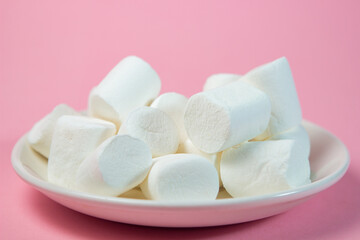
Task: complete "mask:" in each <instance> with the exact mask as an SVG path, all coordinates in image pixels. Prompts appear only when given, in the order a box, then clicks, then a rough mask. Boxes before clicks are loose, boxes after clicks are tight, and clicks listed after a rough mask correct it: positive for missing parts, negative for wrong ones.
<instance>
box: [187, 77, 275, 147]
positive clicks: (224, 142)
mask: <svg viewBox="0 0 360 240" xmlns="http://www.w3.org/2000/svg"><path fill="white" fill-rule="evenodd" d="M269 118H270V100H269V98H268V97H267V96H266V94H265V93H263V92H261V91H260V90H258V89H256V88H254V87H252V86H251V85H249V84H247V83H244V82H242V81H236V82H233V83H230V84H228V85H225V86H223V87H220V88H216V89H212V90H209V91H206V92H201V93H198V94H195V95H193V96H192V97H191V98H190V99H189V101H188V104H187V106H186V110H185V115H184V125H185V129H186V132H187V135H188V137H189V138H190V139H191V141H192V142H193V144H194V145H195V146H196V147H197V148H199V149H200V150H202V151H204V152H207V153H216V152H220V151H222V150H224V149H227V148H229V147H232V146H234V145H237V144H240V143H242V142H244V141H247V140H249V139H251V138H253V137H255V136H257V135H259V134H260V133H262V132H263V131H264V130H265V129H266V127H267V125H268V122H269Z"/></svg>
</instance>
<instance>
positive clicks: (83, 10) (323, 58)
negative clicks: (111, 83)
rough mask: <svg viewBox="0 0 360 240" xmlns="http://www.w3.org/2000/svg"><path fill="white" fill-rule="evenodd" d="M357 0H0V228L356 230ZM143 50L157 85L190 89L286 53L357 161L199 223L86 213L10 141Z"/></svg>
mask: <svg viewBox="0 0 360 240" xmlns="http://www.w3.org/2000/svg"><path fill="white" fill-rule="evenodd" d="M359 10H360V4H359V2H358V1H341V2H340V1H293V2H290V1H243V2H240V1H188V2H186V3H184V1H126V2H125V1H97V2H96V1H58V2H56V3H54V2H53V1H1V2H0V81H1V87H0V104H1V105H0V107H1V108H0V110H1V115H0V121H1V128H0V144H1V147H0V154H1V155H0V156H1V158H2V161H1V162H0V164H1V166H0V171H1V173H0V184H1V187H0V201H1V205H0V239H24V238H26V239H29V238H34V239H99V238H103V237H107V238H110V239H111V238H114V239H115V238H116V239H117V238H124V239H125V238H130V237H133V238H144V237H146V238H150V239H151V238H154V239H168V238H169V237H171V238H173V239H184V238H197V239H199V238H200V239H201V238H215V239H216V238H219V239H220V238H221V239H226V238H229V239H230V238H247V239H255V238H256V239H262V238H264V239H269V238H270V239H355V238H360V205H359V203H360V190H359V183H360V162H359V161H360V159H359V158H360V148H359V147H358V141H357V139H358V136H359V135H360V127H359V125H358V123H359V121H360V108H359V103H360V97H359V96H360V95H359V93H358V92H359V90H360V81H359V79H358V78H359V76H360V67H359V63H360V45H359V42H360V28H359V23H360V15H359ZM130 54H135V55H138V56H140V57H142V58H144V59H145V60H146V61H148V62H150V63H151V64H152V66H153V67H154V68H155V69H156V70H157V72H158V73H159V75H160V77H161V78H162V81H163V88H162V92H167V91H177V92H180V93H183V94H185V95H187V96H190V95H192V94H194V93H196V92H198V91H200V90H201V88H202V84H203V82H204V80H205V78H206V77H207V76H209V75H210V74H212V73H218V72H234V73H245V72H246V71H248V70H249V69H251V68H252V67H254V66H256V65H259V64H262V63H265V62H267V61H270V60H273V59H275V58H277V57H280V56H283V55H284V56H286V57H287V58H288V60H289V61H290V64H291V67H292V70H293V75H294V78H295V81H296V86H297V90H298V93H299V97H300V101H301V104H302V109H303V114H304V118H306V119H308V120H310V121H312V122H315V123H317V124H319V125H321V126H323V127H324V128H326V129H328V130H330V131H331V132H333V133H335V134H336V135H337V136H338V137H340V138H341V139H342V140H343V141H344V143H345V144H346V145H347V146H348V148H349V151H350V155H351V160H352V163H351V165H350V169H349V171H348V173H347V174H346V175H345V176H344V178H343V179H342V180H341V181H340V182H339V183H338V184H336V185H335V186H333V187H332V188H330V189H328V190H326V191H325V192H323V193H321V194H319V195H317V196H316V197H314V198H312V199H311V200H309V201H307V202H306V203H304V204H302V205H301V206H299V207H296V208H295V209H293V210H291V211H289V212H287V213H285V214H281V215H279V216H275V217H271V218H268V219H265V220H260V221H255V222H251V223H245V224H237V225H232V226H225V227H216V228H201V229H160V228H149V227H139V226H131V225H125V224H121V223H113V222H108V221H104V220H101V219H96V218H92V217H89V216H86V215H83V214H80V213H77V212H74V211H72V210H69V209H66V208H65V207H62V206H61V205H59V204H56V203H54V202H53V201H51V200H49V199H48V198H46V197H45V196H43V195H41V194H40V193H38V192H37V191H35V190H33V189H32V188H30V187H29V186H27V185H26V184H25V183H23V182H22V181H21V180H20V179H19V178H18V177H17V176H16V175H15V173H14V171H13V170H12V168H11V165H10V152H11V149H12V147H13V145H14V143H15V141H16V140H17V139H18V138H19V137H20V136H21V135H22V134H24V133H25V132H26V131H28V130H29V129H30V128H31V126H32V125H33V124H34V123H35V121H37V120H39V119H40V118H41V117H42V116H44V115H45V114H46V113H48V112H49V111H50V110H51V109H52V108H53V107H54V106H55V105H56V104H58V103H62V102H64V103H67V104H69V105H71V106H73V107H75V108H77V109H83V108H85V107H86V103H87V95H88V92H89V91H90V89H91V88H92V87H93V86H94V85H96V84H97V83H98V82H99V81H100V80H101V79H102V78H103V77H104V75H105V74H106V73H107V72H108V71H109V70H110V69H111V68H112V67H113V66H114V65H115V64H116V63H117V62H118V61H119V60H120V59H122V58H123V57H125V56H127V55H130Z"/></svg>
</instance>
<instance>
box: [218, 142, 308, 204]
mask: <svg viewBox="0 0 360 240" xmlns="http://www.w3.org/2000/svg"><path fill="white" fill-rule="evenodd" d="M220 171H221V178H222V181H223V185H224V188H225V189H226V191H227V192H228V193H230V195H231V196H233V197H244V196H254V195H263V194H268V193H273V192H278V191H284V190H287V189H290V188H294V187H298V186H301V185H304V184H307V183H310V166H309V161H308V156H307V155H306V153H304V152H303V151H302V150H301V148H298V147H296V142H295V141H294V140H276V141H270V140H269V141H259V142H246V143H243V144H240V145H238V146H236V147H233V148H229V149H228V150H225V151H224V152H223V154H222V159H221V162H220Z"/></svg>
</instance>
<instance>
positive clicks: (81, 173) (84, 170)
mask: <svg viewBox="0 0 360 240" xmlns="http://www.w3.org/2000/svg"><path fill="white" fill-rule="evenodd" d="M151 164H152V157H151V151H150V148H149V147H148V146H147V145H146V144H145V143H144V142H143V141H141V140H140V139H136V138H133V137H130V136H128V135H116V136H113V137H110V138H108V139H107V140H105V141H104V142H103V143H102V144H101V145H100V146H99V147H98V148H97V149H96V151H95V152H94V153H92V154H91V155H89V156H88V157H87V158H86V159H85V160H84V161H83V162H82V163H81V164H80V167H79V169H78V171H77V174H76V186H75V188H76V189H77V190H80V191H84V192H88V193H93V194H98V195H104V196H118V195H120V194H122V193H125V192H126V191H129V190H130V189H132V188H134V187H136V186H137V185H139V184H140V183H141V182H142V181H143V180H144V179H145V177H146V175H147V174H148V171H149V170H150V167H151Z"/></svg>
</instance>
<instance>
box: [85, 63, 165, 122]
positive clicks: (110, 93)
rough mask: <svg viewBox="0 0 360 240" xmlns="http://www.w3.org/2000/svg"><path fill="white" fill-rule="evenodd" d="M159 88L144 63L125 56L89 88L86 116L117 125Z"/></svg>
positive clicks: (156, 77) (158, 84)
mask: <svg viewBox="0 0 360 240" xmlns="http://www.w3.org/2000/svg"><path fill="white" fill-rule="evenodd" d="M160 88H161V82H160V78H159V76H158V75H157V73H156V72H155V70H154V69H153V68H152V67H151V66H150V65H149V64H148V63H147V62H145V61H144V60H142V59H141V58H138V57H135V56H129V57H126V58H124V59H123V60H122V61H121V62H120V63H119V64H118V65H116V66H115V67H114V68H113V69H112V70H111V71H110V72H109V74H108V75H107V76H106V77H105V78H104V80H103V81H102V82H101V83H100V84H99V85H98V86H97V87H95V88H94V89H93V90H92V91H91V93H90V96H89V115H90V116H92V117H97V118H101V119H105V120H108V121H111V122H113V123H115V124H116V126H117V128H119V126H120V125H121V124H122V123H123V122H124V121H125V120H126V118H127V116H128V114H129V113H130V112H131V111H132V110H134V109H135V108H137V107H140V106H145V105H147V104H148V103H149V102H151V101H152V100H154V99H155V98H156V97H157V96H158V94H159V92H160Z"/></svg>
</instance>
